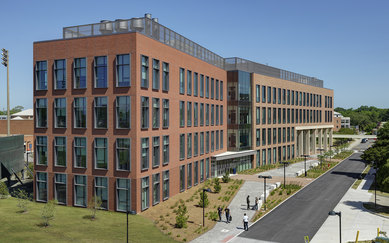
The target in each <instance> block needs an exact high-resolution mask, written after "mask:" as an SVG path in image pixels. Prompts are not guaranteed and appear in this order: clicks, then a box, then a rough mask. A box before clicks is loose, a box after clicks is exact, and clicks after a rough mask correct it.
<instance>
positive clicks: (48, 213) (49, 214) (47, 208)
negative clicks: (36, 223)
mask: <svg viewBox="0 0 389 243" xmlns="http://www.w3.org/2000/svg"><path fill="white" fill-rule="evenodd" d="M55 205H57V200H50V201H48V202H47V203H46V204H45V205H44V206H43V208H42V211H41V217H42V219H43V226H45V227H47V226H49V222H50V220H53V219H54V213H55Z"/></svg>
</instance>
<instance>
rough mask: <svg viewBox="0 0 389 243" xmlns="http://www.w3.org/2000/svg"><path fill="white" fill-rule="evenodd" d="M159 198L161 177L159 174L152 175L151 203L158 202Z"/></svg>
mask: <svg viewBox="0 0 389 243" xmlns="http://www.w3.org/2000/svg"><path fill="white" fill-rule="evenodd" d="M160 198H161V179H160V174H159V173H157V174H154V175H153V205H155V204H157V203H159V201H160Z"/></svg>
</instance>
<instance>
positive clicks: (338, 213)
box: [328, 210, 342, 243]
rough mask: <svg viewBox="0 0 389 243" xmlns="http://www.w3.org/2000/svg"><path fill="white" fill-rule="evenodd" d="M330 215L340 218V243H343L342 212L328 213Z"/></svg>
mask: <svg viewBox="0 0 389 243" xmlns="http://www.w3.org/2000/svg"><path fill="white" fill-rule="evenodd" d="M328 215H331V216H334V215H338V216H339V242H340V243H342V212H340V211H339V212H335V211H334V210H332V211H330V212H328Z"/></svg>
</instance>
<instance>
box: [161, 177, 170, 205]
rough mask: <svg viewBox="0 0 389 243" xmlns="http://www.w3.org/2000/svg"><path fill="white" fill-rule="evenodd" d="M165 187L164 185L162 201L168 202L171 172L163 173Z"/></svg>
mask: <svg viewBox="0 0 389 243" xmlns="http://www.w3.org/2000/svg"><path fill="white" fill-rule="evenodd" d="M162 174H163V185H162V199H163V200H166V199H168V198H169V191H170V190H169V189H170V188H169V187H170V185H169V171H168V170H166V171H164V172H163V173H162Z"/></svg>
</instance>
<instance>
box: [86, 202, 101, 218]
mask: <svg viewBox="0 0 389 243" xmlns="http://www.w3.org/2000/svg"><path fill="white" fill-rule="evenodd" d="M102 204H103V202H102V201H101V198H100V197H98V196H93V197H92V198H91V199H90V200H89V202H88V209H89V210H90V212H91V215H90V219H91V220H94V219H96V213H97V210H98V209H100V208H101V205H102Z"/></svg>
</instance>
